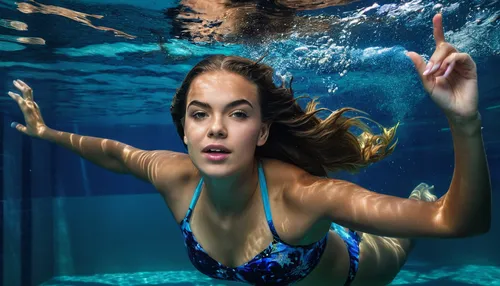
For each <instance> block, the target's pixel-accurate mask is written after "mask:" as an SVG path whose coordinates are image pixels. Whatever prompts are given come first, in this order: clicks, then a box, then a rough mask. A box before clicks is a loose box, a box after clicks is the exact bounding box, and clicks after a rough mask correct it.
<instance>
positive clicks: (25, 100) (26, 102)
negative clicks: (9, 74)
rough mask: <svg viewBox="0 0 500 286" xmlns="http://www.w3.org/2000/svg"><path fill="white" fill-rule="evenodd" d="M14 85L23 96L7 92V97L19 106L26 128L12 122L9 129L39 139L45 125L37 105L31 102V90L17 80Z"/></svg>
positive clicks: (45, 127)
mask: <svg viewBox="0 0 500 286" xmlns="http://www.w3.org/2000/svg"><path fill="white" fill-rule="evenodd" d="M14 85H15V86H16V87H17V89H19V90H20V91H21V93H22V94H23V96H20V95H19V94H17V93H14V92H11V91H9V96H10V97H11V98H12V99H14V100H15V101H16V102H17V104H18V105H19V108H21V111H22V112H23V114H24V120H25V122H26V126H24V125H22V124H20V123H17V122H12V124H11V127H12V128H16V129H17V130H19V131H20V132H22V133H24V134H26V135H29V136H31V137H38V138H39V137H41V136H42V134H43V133H44V131H45V130H46V129H47V125H45V122H44V121H43V118H42V114H41V113H40V108H38V104H36V102H35V101H33V90H32V89H31V87H29V86H28V85H27V84H26V83H24V82H23V81H22V80H19V79H18V80H15V81H14Z"/></svg>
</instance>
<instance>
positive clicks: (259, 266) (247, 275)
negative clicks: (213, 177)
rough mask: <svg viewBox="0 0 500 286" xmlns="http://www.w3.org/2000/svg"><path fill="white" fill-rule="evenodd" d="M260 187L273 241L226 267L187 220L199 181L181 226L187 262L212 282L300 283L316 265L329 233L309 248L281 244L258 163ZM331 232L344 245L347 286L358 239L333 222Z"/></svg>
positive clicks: (356, 257) (355, 260) (356, 256)
mask: <svg viewBox="0 0 500 286" xmlns="http://www.w3.org/2000/svg"><path fill="white" fill-rule="evenodd" d="M259 184H260V189H261V195H262V200H263V203H264V210H265V213H266V219H267V223H268V225H269V229H270V230H271V233H272V235H273V241H272V242H271V244H270V245H269V246H268V247H267V248H266V249H264V250H263V251H262V252H260V253H259V254H257V255H256V256H255V257H254V258H252V259H251V260H250V261H248V262H246V263H244V264H242V265H240V266H237V267H227V266H225V265H223V264H221V263H219V262H217V261H216V260H215V259H213V258H212V257H210V256H209V255H208V254H207V252H206V251H205V250H204V249H203V247H202V246H201V245H200V244H199V243H198V241H197V240H196V238H195V237H194V235H193V232H192V231H191V225H190V219H191V216H192V214H193V209H194V207H195V205H196V202H197V200H198V197H199V196H200V193H201V190H202V186H203V178H202V179H200V182H199V183H198V186H197V187H196V190H195V193H194V195H193V198H192V200H191V204H190V206H189V209H188V211H187V214H186V216H185V218H184V219H183V220H182V222H181V224H180V226H181V230H182V234H183V236H184V244H185V246H186V248H187V252H188V256H189V259H190V260H191V262H192V263H193V265H194V266H195V267H196V268H197V269H198V270H199V271H200V272H201V273H203V274H205V275H207V276H209V277H212V278H215V279H222V280H230V281H239V282H245V283H248V284H253V285H264V284H265V285H288V284H292V283H295V282H298V281H300V280H302V279H303V278H304V277H306V276H307V275H308V274H309V273H311V272H312V270H313V269H314V268H315V267H316V265H318V263H319V261H320V259H321V255H322V254H323V252H324V250H325V247H326V241H327V237H328V234H327V235H325V237H323V238H322V239H321V240H319V241H317V242H314V243H312V244H308V245H290V244H287V243H286V242H284V241H282V240H281V239H280V237H279V235H278V233H277V232H276V229H275V228H274V224H273V221H272V216H271V208H270V205H269V197H268V192H267V184H266V179H265V176H264V170H263V168H262V163H261V162H259ZM330 229H331V230H333V231H335V232H336V233H337V234H338V235H339V236H340V237H341V238H342V239H343V240H344V242H345V243H346V245H347V249H348V252H349V258H350V259H349V260H350V267H349V275H348V278H347V282H346V283H345V285H350V284H351V282H352V280H353V279H354V276H355V274H356V271H357V270H358V262H359V242H360V241H361V238H360V237H359V236H358V234H357V233H356V232H354V231H351V230H349V231H346V230H345V229H344V228H343V227H341V226H339V225H337V224H335V223H332V225H331V227H330Z"/></svg>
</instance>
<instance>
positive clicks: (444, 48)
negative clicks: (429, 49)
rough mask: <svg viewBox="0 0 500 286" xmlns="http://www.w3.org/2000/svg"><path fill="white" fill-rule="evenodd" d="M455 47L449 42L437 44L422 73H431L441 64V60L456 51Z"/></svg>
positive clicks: (426, 74)
mask: <svg viewBox="0 0 500 286" xmlns="http://www.w3.org/2000/svg"><path fill="white" fill-rule="evenodd" d="M456 52H457V49H455V47H453V46H452V45H451V44H449V43H445V42H444V43H442V44H441V45H439V47H437V48H436V50H435V51H434V53H433V54H432V56H431V58H430V59H429V62H428V63H427V66H426V67H425V71H424V73H423V75H425V76H428V75H433V74H434V73H435V72H436V71H437V70H439V68H440V67H441V65H442V64H443V61H444V60H445V59H446V58H447V57H448V56H449V55H450V54H453V53H456Z"/></svg>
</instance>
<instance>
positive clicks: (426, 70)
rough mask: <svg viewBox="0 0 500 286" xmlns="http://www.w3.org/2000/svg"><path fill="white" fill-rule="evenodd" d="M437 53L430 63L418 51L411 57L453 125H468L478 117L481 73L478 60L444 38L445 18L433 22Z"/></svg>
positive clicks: (436, 101)
mask: <svg viewBox="0 0 500 286" xmlns="http://www.w3.org/2000/svg"><path fill="white" fill-rule="evenodd" d="M432 22H433V25H434V40H435V41H436V50H435V51H434V54H433V55H432V57H431V58H430V59H429V62H428V64H427V65H426V64H425V61H424V60H423V59H422V57H421V56H420V55H419V54H417V53H415V52H408V53H407V55H408V56H409V57H410V58H411V60H412V61H413V63H414V64H415V67H416V69H417V70H418V72H419V75H420V78H421V80H422V83H423V85H424V88H425V90H426V91H427V92H428V93H429V94H430V96H431V98H432V99H433V100H434V102H435V103H436V104H437V105H438V106H439V107H440V108H441V109H442V110H443V111H444V113H445V114H446V116H447V117H448V119H449V120H450V121H451V123H454V122H467V121H470V120H474V119H476V118H477V116H478V88H477V72H476V64H475V63H474V60H472V58H471V57H470V56H469V55H468V54H466V53H460V52H458V50H457V49H456V48H455V47H453V46H452V45H451V44H450V43H448V42H446V41H445V39H444V32H443V17H442V15H441V14H437V15H435V16H434V18H433V19H432Z"/></svg>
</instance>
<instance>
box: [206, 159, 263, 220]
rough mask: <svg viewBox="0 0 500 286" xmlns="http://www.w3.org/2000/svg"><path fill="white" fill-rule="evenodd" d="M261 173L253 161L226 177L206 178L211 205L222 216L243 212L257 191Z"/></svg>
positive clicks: (208, 198)
mask: <svg viewBox="0 0 500 286" xmlns="http://www.w3.org/2000/svg"><path fill="white" fill-rule="evenodd" d="M258 182H259V175H258V169H257V164H256V163H253V164H251V165H250V166H249V167H248V168H246V169H243V170H242V171H241V172H238V173H237V174H234V175H232V176H230V177H226V178H209V177H205V178H204V183H205V186H204V190H205V194H206V197H207V201H208V204H209V206H210V207H212V208H213V209H214V211H216V213H217V214H218V215H219V216H221V217H226V216H235V215H238V214H241V213H242V212H243V211H244V210H245V209H246V208H247V207H248V206H249V203H250V202H251V201H252V198H253V196H254V194H255V192H256V191H257V186H258Z"/></svg>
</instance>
